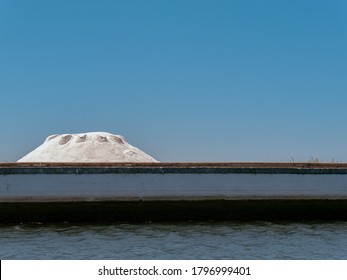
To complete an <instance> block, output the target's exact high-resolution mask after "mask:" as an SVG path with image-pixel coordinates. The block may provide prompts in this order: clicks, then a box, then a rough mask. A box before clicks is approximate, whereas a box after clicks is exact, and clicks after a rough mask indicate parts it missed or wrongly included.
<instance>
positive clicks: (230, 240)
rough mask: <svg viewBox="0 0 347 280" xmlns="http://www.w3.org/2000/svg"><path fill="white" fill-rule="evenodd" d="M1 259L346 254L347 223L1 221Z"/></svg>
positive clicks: (324, 256)
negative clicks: (60, 222)
mask: <svg viewBox="0 0 347 280" xmlns="http://www.w3.org/2000/svg"><path fill="white" fill-rule="evenodd" d="M0 259H347V223H346V222H335V223H266V222H255V223H235V222H226V223H178V224H108V225H96V224H88V225H73V224H53V225H10V226H7V225H6V226H4V225H2V226H0Z"/></svg>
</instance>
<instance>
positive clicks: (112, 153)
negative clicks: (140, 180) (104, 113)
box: [18, 132, 157, 162]
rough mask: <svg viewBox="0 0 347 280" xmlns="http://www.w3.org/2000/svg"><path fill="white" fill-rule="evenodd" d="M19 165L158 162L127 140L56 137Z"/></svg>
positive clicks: (93, 134)
mask: <svg viewBox="0 0 347 280" xmlns="http://www.w3.org/2000/svg"><path fill="white" fill-rule="evenodd" d="M18 162H157V160H155V159H154V158H152V157H151V156H150V155H148V154H146V153H145V152H143V151H141V150H140V149H138V148H136V147H134V146H132V145H130V144H129V143H128V142H127V141H126V140H125V138H124V137H123V136H121V135H114V134H111V133H107V132H89V133H78V134H55V135H51V136H49V137H47V138H46V140H45V142H44V143H43V144H42V145H41V146H39V147H37V148H36V149H35V150H33V151H32V152H30V153H29V154H27V155H26V156H24V157H23V158H21V159H20V160H18Z"/></svg>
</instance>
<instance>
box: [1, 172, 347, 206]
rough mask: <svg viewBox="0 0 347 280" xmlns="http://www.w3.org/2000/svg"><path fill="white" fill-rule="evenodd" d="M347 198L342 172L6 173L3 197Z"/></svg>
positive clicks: (11, 199) (107, 198)
mask: <svg viewBox="0 0 347 280" xmlns="http://www.w3.org/2000/svg"><path fill="white" fill-rule="evenodd" d="M261 198H278V199H280V198H301V199H318V198H319V199H329V198H330V199H347V175H344V174H276V173H275V174H254V173H222V174H220V173H198V174H194V173H187V174H181V173H154V174H152V173H107V174H7V175H6V174H2V175H0V201H28V200H30V201H39V200H42V201H66V200H71V201H73V200H80V201H89V200H158V199H159V200H160V199H169V200H177V199H189V200H190V199H195V200H196V199H261Z"/></svg>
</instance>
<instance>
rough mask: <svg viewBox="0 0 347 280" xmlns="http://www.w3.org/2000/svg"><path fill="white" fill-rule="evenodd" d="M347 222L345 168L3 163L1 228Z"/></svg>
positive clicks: (264, 164) (328, 165) (282, 164)
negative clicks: (84, 224)
mask: <svg viewBox="0 0 347 280" xmlns="http://www.w3.org/2000/svg"><path fill="white" fill-rule="evenodd" d="M283 219H287V220H307V219H323V220H347V165H346V164H305V163H301V164H297V163H295V164H291V163H136V164H134V163H129V164H128V163H121V164H119V163H117V164H109V163H107V164H105V163H99V164H95V163H93V164H61V163H60V164H52V163H49V164H46V163H40V164H37V163H36V164H28V163H25V164H18V163H6V164H0V222H6V223H7V222H64V221H71V222H87V221H100V222H103V221H114V222H117V221H135V222H137V221H138V222H145V221H178V220H180V221H189V220H283Z"/></svg>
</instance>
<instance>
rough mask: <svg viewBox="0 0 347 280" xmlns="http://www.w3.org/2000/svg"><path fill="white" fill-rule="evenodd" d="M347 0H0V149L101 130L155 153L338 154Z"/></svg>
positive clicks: (184, 157) (219, 157) (7, 151)
mask: <svg viewBox="0 0 347 280" xmlns="http://www.w3.org/2000/svg"><path fill="white" fill-rule="evenodd" d="M346 15H347V1H344V0H340V1H334V0H332V1H319V0H318V1H313V0H312V1H306V0H300V1H293V0H291V1H289V0H288V1H277V0H273V1H266V0H265V1H258V0H254V1H251V0H237V1H236V0H235V1H233V0H225V1H221V0H213V1H212V0H211V1H202V0H197V1H189V0H184V1H183V0H182V1H180V0H171V1H169V0H158V1H150V0H146V1H133V0H127V1H116V0H103V1H96V0H95V1H87V0H83V1H82V0H81V1H73V0H70V1H46V0H42V1H38V0H32V1H25V0H22V1H20V0H0V123H1V130H0V133H1V134H0V141H1V142H0V143H1V145H0V161H15V160H17V159H18V158H20V157H21V156H23V155H24V154H26V153H28V152H29V151H31V150H32V149H33V148H35V147H36V146H38V145H40V144H41V143H42V142H43V141H44V139H45V138H46V137H47V136H48V135H51V134H55V133H79V132H90V131H108V132H111V133H114V134H121V135H124V136H125V137H126V139H127V140H128V142H129V143H131V144H133V145H135V146H137V147H139V148H141V149H143V150H144V151H146V152H148V153H149V154H151V155H152V156H154V157H155V158H157V159H158V160H161V161H284V162H288V161H289V160H290V159H291V157H293V158H294V160H295V161H307V160H308V159H309V158H310V157H311V156H314V157H317V158H319V159H320V160H322V161H332V159H334V160H335V161H339V162H346V161H347V125H346V122H347V91H346V89H347V16H346Z"/></svg>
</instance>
